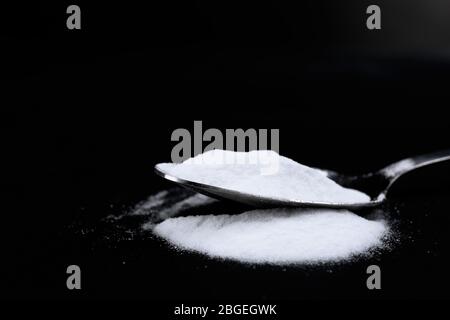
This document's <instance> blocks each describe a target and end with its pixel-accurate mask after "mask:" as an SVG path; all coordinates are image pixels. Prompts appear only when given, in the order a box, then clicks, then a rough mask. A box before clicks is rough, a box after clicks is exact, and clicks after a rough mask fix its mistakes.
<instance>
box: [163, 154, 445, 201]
mask: <svg viewBox="0 0 450 320" xmlns="http://www.w3.org/2000/svg"><path fill="white" fill-rule="evenodd" d="M445 160H450V150H444V151H439V152H435V153H431V154H426V155H421V156H417V157H412V158H406V159H403V160H401V161H398V162H395V163H393V164H391V165H388V166H387V167H385V168H383V169H381V170H378V171H376V172H373V173H368V174H364V175H360V176H347V175H343V174H340V173H337V172H333V171H329V170H323V169H322V170H323V171H325V172H327V176H328V178H330V179H332V180H334V181H335V182H336V183H338V184H339V185H341V186H343V187H346V188H351V189H356V190H359V191H362V192H364V193H365V194H367V195H369V196H370V197H371V200H370V201H368V202H360V203H336V202H308V201H301V200H292V199H282V198H277V197H276V196H275V195H274V196H273V197H266V196H258V195H254V194H248V193H243V192H240V191H236V190H229V189H224V188H220V187H216V186H211V185H207V184H203V183H198V182H194V181H187V180H184V179H181V178H178V177H174V176H171V175H170V174H168V173H167V169H168V168H169V166H174V165H176V164H168V163H160V164H157V165H156V166H155V172H156V174H158V175H160V176H161V177H163V178H165V179H167V180H170V181H172V182H175V183H177V184H178V185H181V186H183V187H186V188H188V189H191V190H194V191H196V192H199V193H202V194H205V195H207V196H210V197H213V198H216V199H227V200H232V201H235V202H240V203H244V204H247V205H251V206H255V207H260V208H264V207H326V208H341V209H344V208H347V209H358V208H367V207H374V206H377V205H380V204H382V203H383V202H384V201H385V200H386V195H387V193H388V191H389V189H390V188H391V186H392V185H393V184H394V183H395V182H396V181H397V179H398V178H399V177H400V176H402V175H404V174H405V173H407V172H411V171H413V170H415V169H418V168H421V167H424V166H428V165H430V164H434V163H437V162H441V161H445Z"/></svg>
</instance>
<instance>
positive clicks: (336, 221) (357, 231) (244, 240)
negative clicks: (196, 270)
mask: <svg viewBox="0 0 450 320" xmlns="http://www.w3.org/2000/svg"><path fill="white" fill-rule="evenodd" d="M175 199H176V200H175ZM217 203H218V202H217V201H214V200H212V199H211V198H208V197H206V196H203V195H199V194H191V193H188V191H185V190H183V189H171V190H168V191H162V192H160V193H158V194H157V195H155V196H152V197H150V198H149V199H148V200H147V201H146V202H144V203H142V204H140V205H139V206H138V207H137V208H136V211H135V212H136V213H137V214H144V213H145V212H147V213H149V214H151V215H152V216H153V215H156V216H157V217H158V218H159V219H163V221H162V222H159V223H156V224H155V223H153V222H149V223H147V224H145V225H144V229H145V230H151V231H153V233H154V234H156V235H157V236H159V237H161V238H162V239H165V240H166V241H167V242H168V243H169V244H171V245H172V246H174V247H176V248H178V249H180V250H186V251H193V252H198V253H201V254H205V255H207V256H209V257H215V258H219V259H232V260H236V261H240V262H246V263H269V264H281V265H284V264H312V263H322V262H335V261H342V260H348V259H351V258H354V257H355V256H358V255H365V254H368V253H370V252H372V249H376V248H383V247H385V246H386V245H387V238H388V235H389V226H388V223H387V222H386V221H385V220H383V219H382V218H379V219H377V220H370V219H366V218H363V217H360V216H358V215H356V214H354V213H351V212H349V211H346V210H330V209H298V208H294V209H267V210H252V211H248V212H244V213H240V214H223V213H225V212H226V211H228V212H229V213H230V211H231V209H230V208H226V207H223V208H222V206H217ZM147 209H148V210H147ZM196 211H197V212H199V213H200V212H201V213H203V214H204V213H208V212H211V213H213V212H215V213H218V212H217V211H221V214H217V215H213V214H206V215H195V212H196ZM186 212H189V213H191V214H192V213H193V214H194V215H191V216H180V215H183V214H185V213H186ZM219 213H220V212H219ZM231 213H233V212H231Z"/></svg>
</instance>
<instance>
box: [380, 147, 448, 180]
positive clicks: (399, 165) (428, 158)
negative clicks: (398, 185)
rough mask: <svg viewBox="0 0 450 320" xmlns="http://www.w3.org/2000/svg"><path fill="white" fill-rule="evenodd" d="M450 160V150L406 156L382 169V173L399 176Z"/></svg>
mask: <svg viewBox="0 0 450 320" xmlns="http://www.w3.org/2000/svg"><path fill="white" fill-rule="evenodd" d="M446 160H450V150H441V151H437V152H433V153H428V154H424V155H420V156H415V157H411V158H406V159H403V160H400V161H398V162H395V163H393V164H390V165H388V166H387V167H385V168H383V169H381V171H380V172H381V173H382V174H383V175H385V176H387V177H389V178H394V177H399V176H401V175H402V174H404V173H406V172H409V171H411V170H415V169H417V168H420V167H424V166H428V165H430V164H433V163H438V162H442V161H446Z"/></svg>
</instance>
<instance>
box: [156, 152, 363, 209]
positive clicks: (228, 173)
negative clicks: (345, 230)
mask: <svg viewBox="0 0 450 320" xmlns="http://www.w3.org/2000/svg"><path fill="white" fill-rule="evenodd" d="M160 166H161V169H163V170H164V171H166V172H167V173H169V174H170V175H172V176H176V177H179V178H182V179H185V180H189V181H194V182H198V183H204V184H208V185H212V186H216V187H221V188H225V189H231V190H236V191H240V192H244V193H248V194H252V195H257V196H266V197H273V198H278V199H289V200H296V201H305V202H334V203H358V202H367V201H370V197H369V196H368V195H366V194H364V193H362V192H360V191H357V190H354V189H348V188H344V187H342V186H340V185H338V184H337V183H336V182H334V181H333V180H331V179H329V178H328V177H327V174H326V172H325V171H322V170H319V169H314V168H310V167H307V166H305V165H302V164H300V163H298V162H295V161H294V160H291V159H289V158H286V157H283V156H280V155H279V154H278V153H276V152H274V151H267V150H260V151H250V152H234V151H226V150H211V151H207V152H205V153H203V154H200V155H198V156H196V157H193V158H190V159H187V160H186V161H184V162H182V163H181V164H175V165H174V164H161V165H160Z"/></svg>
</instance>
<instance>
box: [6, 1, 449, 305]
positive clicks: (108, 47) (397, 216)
mask: <svg viewBox="0 0 450 320" xmlns="http://www.w3.org/2000/svg"><path fill="white" fill-rule="evenodd" d="M314 3H317V2H316V1H314ZM381 4H383V3H381ZM83 6H86V7H88V5H84V4H82V10H84V9H83ZM223 6H224V8H221V6H220V5H217V7H216V5H206V4H202V3H196V4H193V3H185V4H184V5H182V6H181V5H180V6H175V7H172V6H171V7H170V8H169V7H167V8H166V7H165V5H161V8H159V9H158V10H161V11H158V10H156V9H155V10H153V9H154V8H141V7H136V6H131V5H130V6H129V7H128V6H126V7H125V4H122V5H121V6H120V7H115V6H110V7H108V8H106V7H102V6H100V5H99V7H93V6H92V5H89V7H88V8H89V11H87V13H86V14H85V15H86V25H83V30H82V31H81V32H79V33H77V34H75V33H70V32H68V31H67V30H65V21H64V16H63V18H61V17H60V15H59V14H58V12H59V10H63V12H64V10H65V6H64V5H61V7H60V8H56V7H55V8H54V7H51V8H50V7H48V8H40V9H36V10H37V11H36V10H35V11H34V12H40V13H44V16H45V17H46V19H45V24H44V26H43V27H42V28H31V29H30V28H27V26H28V24H30V23H33V21H34V20H33V19H31V20H30V19H25V18H23V17H22V20H26V22H24V23H23V24H22V26H23V28H17V29H16V30H15V31H16V32H15V34H14V35H8V36H5V38H4V40H5V41H6V42H5V43H6V44H8V45H6V46H5V48H7V50H5V51H6V52H4V53H6V58H5V59H4V60H2V64H3V67H4V70H5V72H3V73H2V76H4V77H7V79H8V83H9V85H8V86H7V87H5V89H6V90H5V91H6V92H5V94H6V96H7V98H10V99H5V101H7V103H5V104H4V105H5V108H4V109H3V110H2V117H1V119H2V130H4V134H3V135H2V136H3V138H5V142H4V144H3V145H4V148H5V149H4V156H3V157H4V159H5V160H6V162H7V165H6V166H5V167H4V169H5V170H4V171H5V172H4V178H3V179H2V181H1V187H2V192H3V194H4V195H5V196H6V199H7V200H8V202H7V203H8V204H12V205H11V206H10V207H9V206H6V207H5V213H4V215H3V218H4V224H3V229H4V232H3V233H2V236H4V241H2V243H4V244H5V250H4V254H5V257H7V258H6V259H4V262H3V268H5V273H3V274H7V277H6V279H5V280H4V287H3V288H4V290H3V291H2V295H4V296H5V297H6V298H11V297H13V298H22V297H28V298H68V299H72V298H106V297H109V298H146V299H152V300H159V299H162V300H165V301H170V302H173V303H175V302H176V301H178V302H187V301H191V300H196V301H205V302H207V301H210V300H217V301H225V300H230V299H241V298H244V299H247V300H249V301H250V300H251V301H260V299H268V300H273V299H282V300H284V299H286V300H296V299H301V298H449V293H448V289H447V288H448V286H449V284H450V283H449V280H448V277H447V276H446V273H447V272H446V271H447V266H448V257H447V252H448V248H449V246H450V243H449V238H448V228H449V225H450V224H449V216H448V212H449V206H450V204H449V202H448V199H449V190H450V189H449V187H448V186H449V180H450V179H449V177H450V176H449V172H450V170H449V167H448V166H447V165H442V166H438V167H436V168H432V169H426V170H422V171H420V172H418V173H416V174H413V175H411V176H409V177H405V179H404V181H401V182H399V185H398V188H396V190H393V195H392V197H391V198H392V200H391V201H390V202H389V203H388V205H387V207H386V208H384V210H385V212H387V213H388V214H389V215H390V216H391V217H392V220H393V221H394V222H395V230H396V231H397V232H396V233H395V235H396V236H397V237H398V240H399V242H398V243H397V244H396V245H395V246H394V247H393V249H392V251H389V252H384V253H382V254H380V255H377V256H374V257H372V258H370V259H362V260H358V261H354V262H350V263H345V264H342V265H329V266H328V265H327V266H321V267H295V268H293V267H286V268H283V267H269V266H248V265H241V264H238V263H234V262H226V261H217V260H210V259H205V258H204V257H201V256H199V255H192V254H186V253H184V254H180V253H178V252H176V251H173V250H170V249H169V248H168V247H167V246H166V245H165V244H163V243H162V242H160V241H158V240H156V239H153V238H152V237H151V236H149V235H148V234H142V233H141V232H140V231H138V230H140V229H139V226H140V224H141V223H142V221H140V220H139V221H137V220H136V221H135V220H132V219H131V220H130V219H125V220H119V221H118V222H117V223H113V222H112V221H111V219H110V220H105V217H107V216H109V215H114V216H118V215H121V214H123V213H124V212H126V211H127V210H129V209H130V208H131V207H133V206H134V205H135V204H136V203H137V202H139V201H141V200H143V199H145V198H146V197H147V196H149V195H150V194H153V193H155V192H157V191H158V190H161V189H163V188H167V187H168V184H167V183H166V182H164V181H163V180H162V179H161V178H159V177H157V176H156V175H154V173H153V165H154V164H155V163H158V162H162V161H168V160H170V151H171V148H172V147H173V143H172V142H171V141H170V135H171V133H172V131H173V130H174V129H176V128H179V127H183V128H188V129H191V128H192V126H193V121H194V120H203V125H204V127H205V128H221V129H224V128H240V127H242V128H244V129H245V128H279V129H280V151H281V153H282V154H283V155H286V156H288V157H290V158H294V159H296V160H297V161H299V162H301V163H304V164H307V165H312V166H316V167H323V168H329V169H332V170H336V171H339V172H344V173H362V172H366V171H371V170H374V169H378V168H380V167H383V166H384V165H386V164H389V163H390V162H393V161H396V160H399V159H401V158H403V157H407V156H412V155H417V154H421V153H426V152H431V151H435V150H439V149H448V148H450V142H449V138H448V137H449V134H450V127H449V125H448V116H447V112H446V108H447V104H448V103H447V102H448V78H449V75H450V63H449V60H448V59H446V58H445V53H446V51H445V50H446V48H445V46H444V43H445V35H446V30H447V27H446V25H445V24H438V23H436V24H434V23H432V21H433V19H434V18H435V17H434V16H433V14H432V12H434V11H432V10H431V9H430V10H431V11H426V10H422V11H421V10H419V9H418V10H413V11H412V12H414V14H412V13H410V14H408V15H405V16H402V17H403V18H402V19H400V20H395V19H394V18H393V16H394V15H395V16H398V15H399V13H398V12H399V9H397V10H395V8H392V7H387V8H386V9H389V10H386V13H385V15H386V24H385V25H384V26H385V27H386V28H385V29H383V30H382V31H380V33H379V34H367V31H365V29H364V28H362V27H360V26H359V24H360V20H361V18H359V17H360V16H359V15H353V12H360V10H362V11H363V12H364V5H363V4H358V5H353V6H352V5H351V4H349V5H348V7H347V8H346V7H344V6H338V5H337V4H335V5H331V4H329V3H328V2H326V1H321V2H319V3H317V4H313V2H311V3H310V2H308V5H306V4H305V6H304V7H302V8H301V10H300V9H299V8H297V7H295V6H287V7H283V6H282V5H279V6H277V5H275V4H272V5H270V6H266V5H261V6H260V7H257V9H255V7H251V8H250V6H249V7H242V8H241V10H235V9H234V7H233V6H234V5H232V4H229V5H225V4H224V5H223ZM412 6H413V5H412ZM61 8H62V9H61ZM273 8H276V10H274V9H273ZM44 9H45V10H44ZM254 9H255V10H257V12H256V13H253V10H254ZM297 9H298V10H297ZM296 10H297V11H299V12H302V19H297V16H296V15H295V14H294V12H296ZM308 10H309V11H308ZM147 12H149V15H150V17H151V18H148V17H147ZM155 12H159V13H160V14H157V13H155ZM161 12H162V13H161ZM341 12H342V14H340V13H341ZM410 12H411V11H410ZM421 12H422V15H421ZM169 13H170V14H169ZM136 15H137V16H136ZM347 15H348V16H349V17H351V18H348V17H347ZM30 16H31V17H34V15H33V14H30ZM100 16H102V17H100ZM105 16H107V17H109V18H108V19H106V18H105ZM119 16H120V17H121V19H120V21H121V23H120V24H119V25H115V26H113V27H107V24H106V22H107V21H110V20H111V19H114V18H112V17H116V18H117V17H119ZM343 17H346V20H345V21H347V22H346V23H343ZM408 19H409V20H408ZM22 20H20V21H22ZM362 21H364V20H362ZM412 21H419V23H418V24H414V25H413V24H412V23H409V22H412ZM437 21H439V20H437ZM312 22H315V23H314V24H313V26H314V28H313V27H311V23H312ZM362 23H363V22H362ZM61 24H62V26H61ZM406 26H410V27H409V29H408V28H407V27H406ZM352 30H353V31H352ZM355 30H356V31H355ZM417 33H419V34H420V36H418V37H415V36H414V35H417ZM411 38H414V39H415V41H408V39H409V40H411ZM384 41H385V42H384ZM191 130H192V129H191ZM130 230H132V232H131V233H130ZM2 240H3V239H2ZM70 264H78V265H80V267H81V269H82V272H83V289H82V290H81V291H80V292H70V291H68V290H67V289H66V287H65V281H66V276H67V275H66V273H65V271H66V267H67V266H68V265H70ZM370 264H378V265H380V267H381V269H382V290H381V291H378V292H373V291H368V290H367V288H366V286H365V281H366V278H367V275H366V273H365V270H366V268H367V266H368V265H370Z"/></svg>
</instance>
